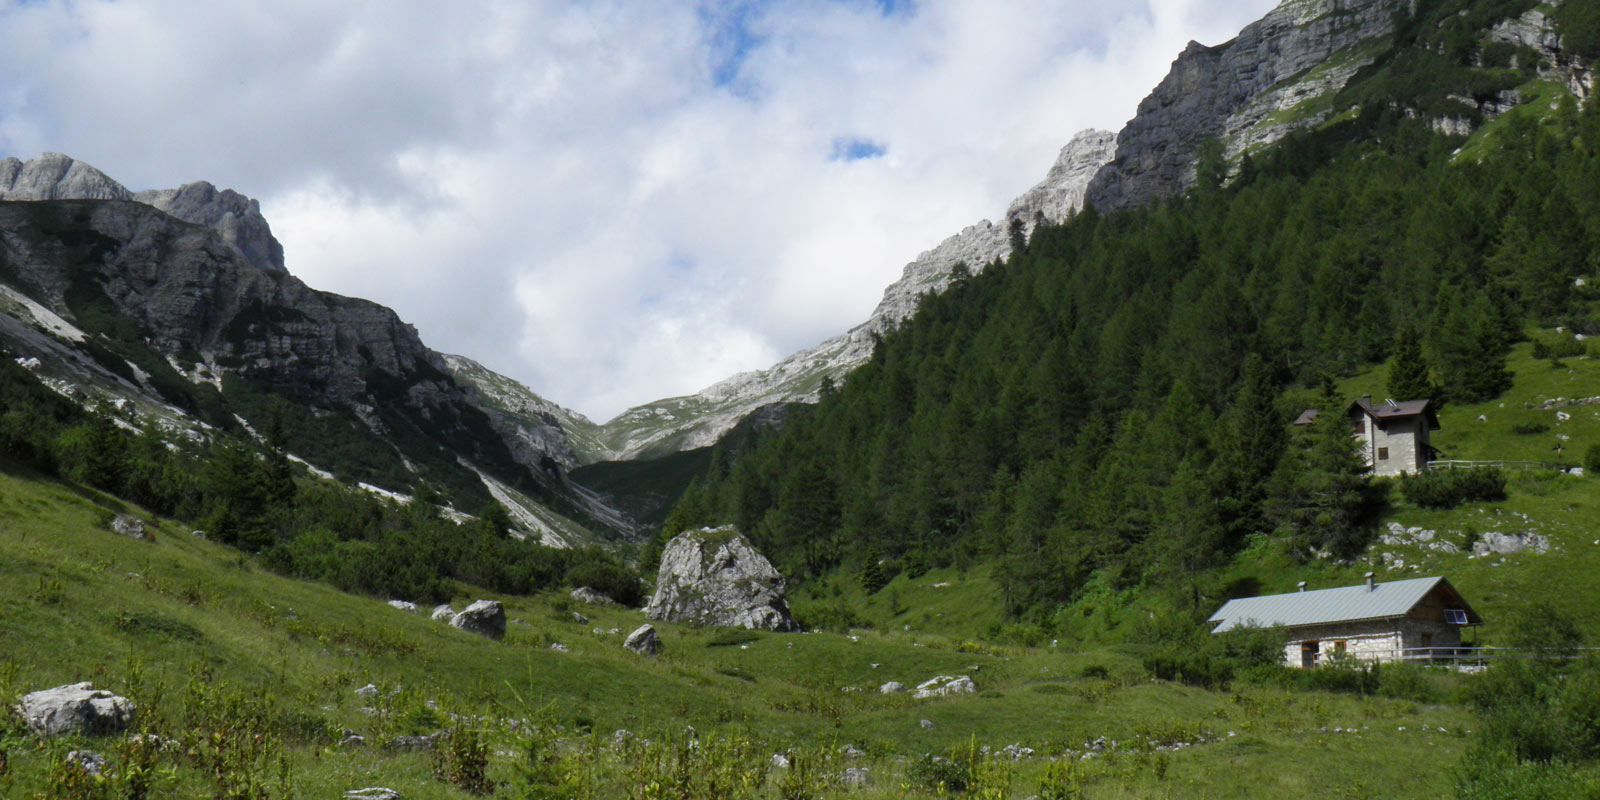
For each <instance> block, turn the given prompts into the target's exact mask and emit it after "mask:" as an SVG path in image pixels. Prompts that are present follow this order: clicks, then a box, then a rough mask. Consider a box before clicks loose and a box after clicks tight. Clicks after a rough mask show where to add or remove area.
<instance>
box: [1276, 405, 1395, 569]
mask: <svg viewBox="0 0 1600 800" xmlns="http://www.w3.org/2000/svg"><path fill="white" fill-rule="evenodd" d="M1342 410H1343V409H1342V406H1340V405H1336V401H1335V400H1334V399H1333V398H1331V397H1327V398H1324V402H1323V410H1322V413H1321V414H1320V415H1319V416H1318V417H1317V420H1316V422H1315V423H1313V424H1312V425H1311V428H1310V429H1309V430H1306V431H1303V432H1301V433H1299V434H1297V435H1296V436H1295V441H1294V442H1293V443H1292V444H1291V446H1290V450H1289V455H1288V457H1287V458H1285V459H1284V461H1283V464H1282V465H1281V466H1280V468H1279V470H1278V472H1277V474H1276V475H1274V476H1273V484H1274V486H1273V493H1272V494H1273V496H1272V498H1271V499H1270V500H1269V509H1270V516H1271V518H1272V519H1273V521H1275V522H1276V523H1277V524H1278V526H1279V529H1280V530H1282V531H1283V532H1284V533H1286V534H1287V535H1288V537H1289V544H1290V549H1291V551H1292V552H1294V553H1295V554H1296V555H1297V556H1299V557H1300V558H1307V557H1309V556H1311V555H1314V554H1318V553H1329V554H1340V555H1342V554H1345V553H1348V552H1350V551H1352V550H1354V549H1355V548H1356V546H1357V545H1359V544H1360V542H1361V539H1362V533H1363V531H1362V526H1363V522H1364V517H1365V516H1366V511H1367V492H1368V487H1369V484H1370V480H1369V478H1368V476H1367V467H1366V465H1365V464H1364V463H1362V461H1361V455H1360V449H1359V446H1358V444H1357V442H1356V440H1355V438H1354V437H1352V436H1351V435H1350V428H1349V422H1348V420H1347V419H1346V418H1345V416H1344V414H1343V413H1340V412H1341V411H1342Z"/></svg>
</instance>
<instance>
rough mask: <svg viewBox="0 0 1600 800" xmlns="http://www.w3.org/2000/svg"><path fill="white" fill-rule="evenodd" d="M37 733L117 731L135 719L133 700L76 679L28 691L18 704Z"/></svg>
mask: <svg viewBox="0 0 1600 800" xmlns="http://www.w3.org/2000/svg"><path fill="white" fill-rule="evenodd" d="M17 712H18V713H19V714H21V715H22V719H23V722H24V723H25V724H27V726H28V730H29V731H30V732H31V733H33V734H35V735H37V736H60V735H61V734H64V733H82V734H88V735H91V736H93V735H96V734H103V733H116V732H118V731H120V730H122V729H124V728H126V727H128V723H130V722H132V721H133V713H134V706H133V702H132V701H130V700H129V699H128V698H126V697H118V696H116V695H114V694H112V693H111V692H108V691H106V690H104V689H96V688H94V684H92V683H87V682H85V683H74V684H71V685H68V686H57V687H56V688H54V689H45V690H44V691H39V692H33V693H32V694H28V695H24V696H23V698H22V702H21V703H20V704H19V705H18V706H17Z"/></svg>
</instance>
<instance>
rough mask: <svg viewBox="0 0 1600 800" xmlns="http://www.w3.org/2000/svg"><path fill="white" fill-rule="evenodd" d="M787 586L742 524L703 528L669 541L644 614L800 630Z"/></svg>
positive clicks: (729, 625)
mask: <svg viewBox="0 0 1600 800" xmlns="http://www.w3.org/2000/svg"><path fill="white" fill-rule="evenodd" d="M783 591H784V580H783V576H782V575H779V574H778V571H777V570H776V569H774V568H773V566H772V564H771V562H769V561H767V559H766V558H765V557H763V556H762V555H761V554H760V553H758V552H756V550H755V548H753V547H751V546H750V543H749V542H747V541H745V538H744V537H743V536H741V535H739V531H738V529H737V528H734V527H733V526H731V525H730V526H725V527H721V528H702V529H700V530H695V531H685V532H683V533H680V534H678V535H677V536H675V537H673V539H672V541H670V542H667V546H666V547H665V548H664V549H663V550H662V551H661V570H660V572H659V573H658V575H657V577H656V591H655V595H654V596H653V597H651V598H650V604H649V605H648V606H646V607H645V610H644V615H645V616H646V617H649V618H650V619H659V620H667V621H669V622H692V623H695V624H699V625H713V626H718V627H725V628H752V629H765V630H771V631H795V630H799V626H798V625H797V624H795V621H794V618H793V617H791V616H789V604H788V603H787V602H786V601H785V600H784V598H783Z"/></svg>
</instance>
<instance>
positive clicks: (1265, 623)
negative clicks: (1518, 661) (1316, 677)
mask: <svg viewBox="0 0 1600 800" xmlns="http://www.w3.org/2000/svg"><path fill="white" fill-rule="evenodd" d="M1441 584H1443V585H1444V586H1446V587H1448V588H1449V590H1450V592H1451V594H1454V595H1455V596H1456V597H1457V598H1460V593H1459V592H1456V591H1455V587H1453V586H1450V582H1449V581H1447V580H1445V579H1444V578H1442V577H1433V578H1412V579H1411V580H1405V581H1387V582H1379V583H1374V584H1373V585H1372V588H1371V589H1370V590H1369V589H1368V588H1367V585H1366V584H1364V583H1363V584H1359V585H1357V586H1341V587H1338V588H1336V589H1317V590H1315V591H1310V592H1292V593H1290V594H1272V595H1265V596H1263V597H1246V598H1241V599H1238V600H1229V601H1228V602H1227V603H1226V604H1225V605H1223V606H1222V608H1220V609H1218V610H1217V613H1215V614H1212V615H1211V619H1210V620H1209V621H1210V622H1211V623H1213V624H1215V625H1216V628H1215V629H1214V630H1212V633H1222V632H1223V631H1229V630H1233V629H1234V628H1238V627H1243V626H1247V625H1254V626H1257V627H1263V628H1267V627H1272V626H1275V625H1283V626H1286V627H1297V626H1300V625H1320V624H1325V623H1329V622H1354V621H1356V620H1364V619H1385V618H1388V617H1403V616H1405V615H1406V614H1407V613H1409V612H1410V611H1411V609H1413V608H1415V607H1416V605H1417V603H1420V602H1422V598H1424V597H1427V596H1428V593H1429V592H1432V591H1433V590H1434V589H1435V588H1436V587H1438V586H1439V585H1441ZM1461 605H1462V607H1463V609H1464V610H1465V611H1466V612H1467V614H1468V616H1469V618H1470V619H1472V621H1473V622H1475V623H1477V622H1481V621H1482V620H1481V619H1479V618H1478V615H1477V614H1476V613H1475V612H1473V611H1472V609H1471V608H1467V607H1466V602H1465V601H1463V602H1462V603H1461ZM1219 623H1220V624H1219Z"/></svg>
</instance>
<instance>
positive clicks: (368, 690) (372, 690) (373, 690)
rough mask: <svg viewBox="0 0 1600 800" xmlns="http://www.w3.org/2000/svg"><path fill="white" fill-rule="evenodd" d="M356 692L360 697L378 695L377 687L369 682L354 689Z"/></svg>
mask: <svg viewBox="0 0 1600 800" xmlns="http://www.w3.org/2000/svg"><path fill="white" fill-rule="evenodd" d="M356 694H358V695H360V696H362V697H377V696H378V687H377V686H375V685H373V684H370V683H369V684H367V685H366V686H363V687H361V688H360V689H357V690H356Z"/></svg>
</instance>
